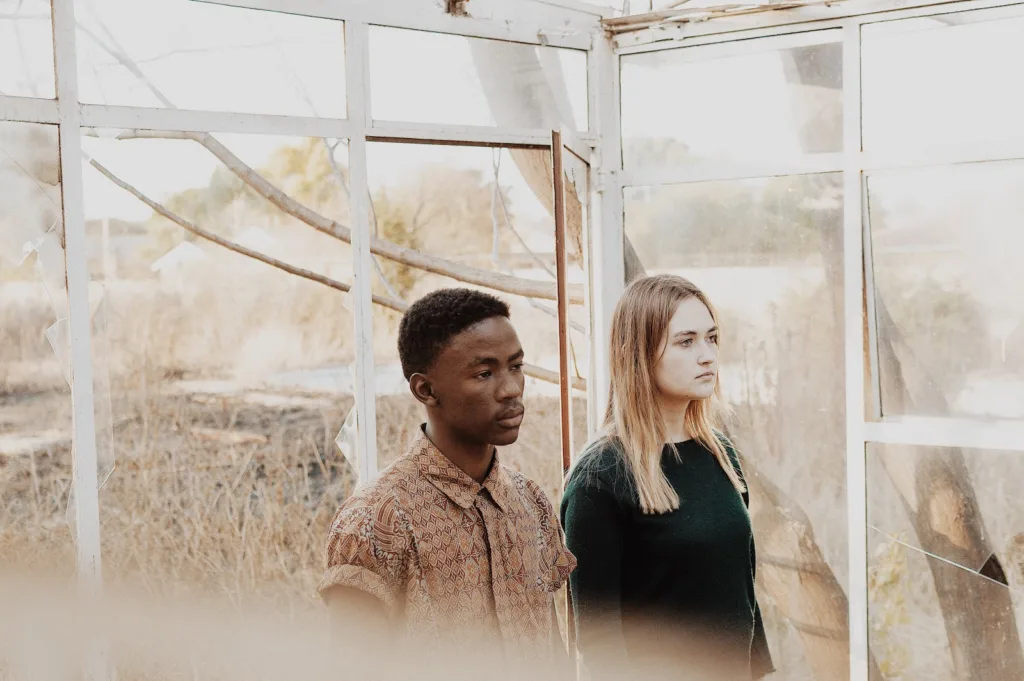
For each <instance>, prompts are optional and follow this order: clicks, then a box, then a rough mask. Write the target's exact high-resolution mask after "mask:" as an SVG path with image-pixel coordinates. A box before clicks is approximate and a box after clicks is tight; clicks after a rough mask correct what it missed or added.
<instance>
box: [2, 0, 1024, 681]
mask: <svg viewBox="0 0 1024 681" xmlns="http://www.w3.org/2000/svg"><path fill="white" fill-rule="evenodd" d="M753 3H754V4H745V3H738V4H728V5H723V4H720V0H716V1H711V0H681V1H670V0H443V1H442V0H209V1H206V0H0V498H2V503H0V583H2V582H3V575H4V574H7V573H8V572H10V573H11V574H14V573H18V574H21V573H22V572H24V571H25V570H27V571H28V572H29V573H30V574H31V573H37V574H43V573H47V574H51V573H56V575H57V577H58V578H59V577H60V576H61V575H63V576H65V577H68V576H71V575H74V576H76V577H77V580H75V583H77V584H79V585H81V586H84V587H86V590H88V589H89V588H92V587H99V586H100V585H101V584H108V583H109V584H114V583H132V584H141V585H142V586H143V587H145V588H147V589H149V590H150V591H152V592H159V593H160V594H162V595H164V596H168V595H170V596H172V597H173V596H174V595H175V594H179V595H180V594H186V593H191V592H192V591H191V590H194V589H199V590H203V591H204V592H213V593H216V594H218V595H219V596H222V597H224V598H225V599H227V600H228V601H229V602H230V603H232V604H234V605H236V606H238V607H249V606H259V607H268V608H274V609H277V610H278V611H284V612H288V613H292V615H291V616H294V617H299V615H296V614H295V613H306V612H312V611H315V610H316V609H317V608H318V607H319V602H318V601H317V599H316V596H315V593H316V585H317V582H318V580H319V579H320V575H321V573H322V570H323V564H322V561H323V543H324V537H325V532H326V530H327V528H328V525H329V523H330V522H331V517H332V515H333V514H334V512H335V510H336V509H337V507H338V505H339V503H341V502H342V501H343V500H344V499H345V498H346V497H347V496H348V495H349V494H350V493H351V492H352V490H353V489H354V488H355V487H356V485H358V484H360V483H365V482H366V481H369V480H373V479H374V478H375V476H377V474H378V472H379V471H381V470H382V469H384V468H385V467H386V466H388V465H389V464H390V463H391V462H393V461H394V460H395V459H396V458H397V457H398V456H399V455H401V454H402V453H403V451H404V448H405V447H406V446H407V444H408V443H409V442H410V441H411V438H413V437H414V436H415V434H416V433H417V432H418V429H419V425H420V423H421V415H420V411H419V404H418V403H417V402H416V400H415V399H413V397H412V396H410V394H409V387H408V383H407V381H406V380H405V378H404V376H403V373H402V367H401V365H400V364H399V358H398V352H397V348H396V339H397V335H398V330H399V319H400V318H401V315H402V313H403V312H404V311H405V310H407V309H408V307H409V305H410V304H411V303H412V302H413V301H415V300H417V299H418V298H420V297H422V296H423V295H425V294H427V293H429V292H431V291H435V290H437V289H441V288H446V287H451V286H465V287H469V288H473V289H478V290H483V291H488V292H490V293H493V294H495V295H497V296H499V297H500V298H502V299H503V300H504V301H506V302H507V303H508V304H509V305H510V307H511V310H512V312H511V319H512V321H513V323H514V324H515V326H516V328H517V329H518V333H519V335H520V337H521V339H522V342H523V346H524V351H525V356H526V360H525V361H526V365H524V367H523V370H524V373H525V374H526V391H525V395H526V396H525V402H526V405H527V407H526V411H527V416H526V420H525V421H524V423H523V426H522V431H521V435H520V437H519V439H518V441H517V442H516V443H515V444H514V445H511V446H509V447H508V448H507V450H506V452H505V453H503V454H502V456H503V461H504V462H506V463H509V464H510V465H511V466H513V467H514V468H516V469H517V470H520V471H522V472H523V473H525V474H526V475H528V476H529V477H531V478H532V479H534V480H536V481H537V482H539V483H540V484H541V486H542V487H543V489H544V491H545V492H546V493H547V495H548V497H549V498H550V499H551V500H552V501H553V502H555V506H556V507H557V501H558V499H559V498H560V496H561V493H562V486H563V474H564V472H565V470H566V469H567V468H568V467H569V465H570V463H571V462H572V461H573V460H574V458H575V457H576V456H578V454H579V453H580V451H581V450H582V448H583V447H584V446H585V445H586V443H587V442H588V441H590V440H591V439H592V438H593V437H594V436H595V434H596V433H597V432H598V430H599V428H600V427H601V426H602V422H603V419H604V416H605V407H606V404H607V402H608V396H609V381H610V379H609V368H608V364H609V362H608V358H609V350H610V348H609V329H610V326H611V319H612V314H613V311H614V309H615V306H616V303H617V302H618V300H619V298H620V296H621V294H622V292H623V291H624V289H625V287H626V286H627V285H628V283H629V282H631V281H633V280H634V279H636V278H638V277H641V276H643V275H649V274H656V273H671V274H678V275H682V276H684V277H686V278H687V279H690V280H691V281H693V282H694V283H696V284H697V285H698V286H700V287H701V288H702V289H703V290H704V291H706V292H707V294H708V296H709V297H710V299H711V300H713V301H714V303H715V306H716V307H717V311H718V316H719V319H720V320H721V328H722V334H723V341H722V350H721V352H722V355H721V388H722V391H723V393H724V397H725V400H726V401H727V402H728V405H729V406H730V408H731V412H732V413H731V416H730V419H729V423H728V430H729V435H730V437H731V438H732V439H733V440H734V441H735V442H736V444H737V445H738V448H739V450H740V451H741V452H742V453H743V463H744V467H745V468H746V469H747V471H748V472H749V475H748V476H747V477H748V486H749V491H750V497H751V505H750V514H751V517H752V520H753V527H754V534H755V536H756V539H757V545H758V548H757V555H758V567H757V591H758V596H759V599H760V603H761V608H762V611H763V614H764V619H765V627H766V630H767V636H768V641H769V645H770V647H771V649H772V652H773V655H774V658H775V666H776V667H777V670H778V671H777V673H776V675H775V676H776V677H778V678H784V679H786V680H787V681H790V680H791V681H812V680H813V681H834V680H836V679H850V680H851V681H867V680H868V679H873V680H874V679H879V680H881V679H884V680H887V681H888V680H897V679H898V680H916V679H929V680H936V681H946V680H949V681H952V680H967V679H971V680H974V679H985V680H986V681H988V680H991V681H999V680H1006V681H1009V680H1011V679H1013V680H1018V679H1022V678H1024V647H1022V640H1024V638H1022V636H1024V631H1022V629H1024V593H1022V589H1024V500H1022V499H1021V496H1020V492H1019V488H1017V487H1016V483H1017V482H1021V483H1022V484H1024V323H1022V322H1024V304H1021V300H1024V274H1022V271H1024V270H1022V269H1020V267H1021V266H1020V254H1021V253H1024V191H1021V187H1022V186H1024V123H1022V121H1024V79H1021V78H1019V77H1016V76H1015V74H1016V73H1017V71H1018V70H1019V66H1020V65H1021V64H1024V4H1021V3H1019V2H1017V3H1015V2H1011V1H1010V0H955V1H950V0H834V1H819V0H781V1H780V2H767V3H764V4H757V0H753ZM1014 83H1017V85H1014ZM1015 499H1016V501H1014V500H1015ZM65 581H68V580H65ZM0 586H2V584H0ZM6 593H7V591H5V590H4V589H3V588H0V594H6ZM4 598H6V596H3V595H0V620H4V619H5V616H4V614H3V611H4V610H7V611H8V612H11V613H13V612H15V611H16V609H12V608H13V606H12V607H6V608H5V607H4V606H3V605H2V604H3V603H4V602H5V601H4ZM8 605H9V606H10V603H8ZM565 610H566V608H565V600H564V594H563V600H561V601H559V611H560V616H561V618H560V620H561V624H562V625H563V626H564V625H566V623H567V622H568V621H571V613H568V612H566V611H565ZM7 619H8V620H9V621H7V622H2V621H0V633H2V632H4V631H8V629H6V628H5V627H12V626H13V627H16V628H20V627H21V626H22V624H20V622H23V621H24V620H22V619H17V618H7ZM25 626H28V625H25ZM27 631H28V629H25V630H24V631H23V632H22V633H23V634H24V636H26V637H27V638H30V636H29V634H28V633H25V632H27ZM565 631H566V632H569V628H566V629H565ZM2 638H4V636H2V635H0V639H2ZM571 639H572V636H571V632H569V633H568V634H567V644H568V645H569V646H570V648H571V646H572V640H571ZM139 655H142V654H141V653H139ZM114 658H116V656H114ZM90 659H91V660H92V661H91V662H90V663H89V664H87V671H86V677H87V678H89V679H90V681H98V680H99V679H110V678H114V671H113V670H112V668H114V667H118V668H119V669H120V670H121V671H120V672H119V673H118V678H122V679H134V678H139V679H141V678H156V677H150V676H145V675H143V674H142V673H141V672H140V673H139V674H134V673H129V672H127V671H125V670H126V669H128V668H129V667H130V665H129V663H127V662H123V661H120V660H117V659H112V660H107V661H105V662H103V661H101V662H99V663H97V662H96V658H95V656H93V657H92V658H90ZM12 664H13V663H10V661H9V660H7V658H5V653H4V647H3V645H2V644H0V679H6V678H10V679H12V681H13V680H14V679H21V678H26V679H27V678H43V677H42V676H38V675H33V674H30V673H29V672H25V674H24V675H19V674H20V672H18V671H17V668H16V667H17V665H14V666H13V667H12V666H11V665H12ZM19 664H21V663H19ZM139 665H142V666H144V665H143V663H141V662H140V663H139ZM18 668H20V667H18ZM26 669H28V668H26ZM186 671H187V674H186V676H187V678H194V679H198V678H204V673H205V672H204V670H203V669H199V668H197V665H196V664H192V666H191V668H190V669H187V670H186ZM183 673H185V672H183ZM8 674H9V676H8ZM40 674H41V672H40ZM167 674H168V675H167V676H166V677H165V678H171V676H173V675H172V674H171V673H170V672H167ZM188 675H190V676H188ZM47 678H49V677H47ZM53 678H56V677H53ZM183 678H184V677H183Z"/></svg>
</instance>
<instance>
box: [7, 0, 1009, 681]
mask: <svg viewBox="0 0 1024 681" xmlns="http://www.w3.org/2000/svg"><path fill="white" fill-rule="evenodd" d="M197 1H204V2H216V3H217V4H225V5H232V6H237V7H247V8H253V9H264V10H273V11H280V12H287V13H292V14H303V15H309V16H314V17H323V18H329V19H336V20H341V21H344V22H345V37H346V47H345V49H346V71H347V73H346V76H347V77H346V83H347V84H346V87H347V93H346V99H347V101H348V106H349V111H348V117H347V118H345V119H336V118H335V119H332V118H308V117H294V116H271V115H256V114H235V113H220V112H211V111H190V110H177V109H160V108H144V107H125V106H109V105H96V104H79V102H78V83H77V53H76V44H75V29H74V25H75V15H74V12H75V0H51V2H52V21H53V33H54V47H55V79H56V99H34V98H25V97H10V96H0V121H22V122H33V123H43V124H50V125H57V126H58V127H59V130H60V142H59V145H60V146H59V153H60V159H61V166H62V178H61V179H62V187H61V189H62V194H63V201H62V205H63V212H64V225H65V234H66V256H65V257H66V275H67V285H68V299H69V308H70V309H69V312H70V325H71V354H72V368H73V380H72V395H73V400H74V410H75V411H74V415H75V419H74V433H73V436H74V443H75V466H74V480H73V484H74V490H75V495H76V499H77V504H76V512H77V517H76V523H77V532H78V542H77V552H78V563H79V575H80V577H81V579H82V582H83V584H86V585H88V586H90V588H92V587H95V586H97V585H98V584H99V583H100V581H101V558H100V535H99V530H100V528H99V506H98V496H97V490H96V487H97V478H96V465H95V464H96V454H97V452H96V423H95V413H94V408H93V399H94V396H93V382H92V354H91V337H90V322H89V317H88V270H87V266H86V261H85V252H86V249H85V217H84V196H83V178H82V173H81V160H82V148H81V129H82V128H83V127H97V128H104V127H110V128H133V129H150V130H180V131H194V132H211V133H242V134H273V135H294V136H308V137H333V138H344V139H348V140H349V143H350V155H351V167H352V175H351V183H352V187H351V190H352V195H353V206H352V217H351V219H352V229H353V244H352V246H353V248H352V254H353V256H352V257H353V271H354V272H355V274H356V276H355V282H354V287H353V291H352V299H353V300H354V312H355V322H354V327H355V328H354V329H353V333H354V335H355V339H356V345H355V347H356V404H357V414H358V415H359V420H360V426H361V427H360V428H359V433H360V435H359V442H358V447H359V450H360V453H361V456H362V460H363V470H361V471H360V473H362V474H363V475H364V476H365V477H366V478H369V477H372V476H373V475H375V474H376V470H377V465H376V462H377V457H376V445H375V442H376V435H375V421H376V405H375V394H374V389H373V352H372V348H373V338H372V324H371V321H370V320H371V319H372V315H371V307H372V303H371V297H370V288H369V280H370V276H369V272H370V270H371V260H370V252H369V243H368V235H369V229H370V225H369V217H368V207H369V206H368V201H369V195H368V187H367V177H366V168H365V154H366V143H367V141H375V140H388V141H410V142H436V143H453V142H454V143H462V144H476V145H482V146H494V145H501V146H528V147H547V146H549V145H550V140H551V131H550V130H549V129H515V128H501V127H481V126H449V125H424V124H419V123H411V122H402V121H374V120H373V119H372V117H371V115H370V110H369V102H370V90H369V88H370V86H371V83H370V81H369V76H368V70H367V64H368V58H369V54H368V45H367V42H368V37H367V36H368V30H369V27H370V26H389V27H395V28H406V29H415V30H424V31H431V32H437V33H445V34H451V35H460V36H467V37H475V38H486V39H497V40H506V41H513V42H520V43H525V44H531V45H551V46H555V47H562V48H570V49H577V50H584V51H586V52H587V53H588V65H587V72H588V80H589V91H588V105H589V106H588V109H589V128H588V129H589V131H588V132H586V133H579V134H576V135H568V134H567V138H568V137H571V139H570V140H569V142H570V145H571V146H572V147H573V150H574V151H578V152H579V153H580V155H581V156H583V155H589V159H590V161H591V172H592V176H591V201H590V204H591V205H590V211H589V214H590V216H591V220H592V222H591V224H590V229H589V234H590V239H589V244H588V248H589V251H588V253H587V254H586V260H587V262H589V263H590V267H589V270H590V271H589V272H588V277H589V279H590V281H591V286H590V290H589V291H588V302H589V303H590V315H591V327H590V328H591V330H592V338H591V353H590V356H591V366H590V381H589V382H588V398H589V403H590V409H589V414H588V417H589V418H588V420H589V422H590V424H591V430H592V431H593V428H594V426H596V425H597V423H598V419H599V415H600V413H601V411H602V410H603V408H604V405H605V404H606V402H607V397H608V384H609V376H608V368H607V357H608V349H609V348H608V335H609V334H608V331H609V329H610V320H611V315H612V312H613V310H614V306H615V303H616V301H617V300H618V298H619V296H620V295H621V293H622V290H623V279H624V265H623V237H624V204H623V191H624V189H625V188H627V187H630V186H635V185H653V186H656V185H664V184H678V183H690V182H707V181H713V180H732V179H744V178H751V177H766V176H777V175H793V174H806V173H825V172H841V173H842V174H843V178H844V179H843V183H844V190H845V196H844V213H843V243H844V279H843V281H844V296H843V300H844V320H845V324H846V326H845V328H846V336H845V368H844V371H845V377H846V407H847V408H846V414H847V417H846V419H847V420H846V429H847V445H846V455H847V497H848V502H847V518H848V541H849V568H850V592H849V603H850V614H849V617H850V635H851V641H850V643H851V648H850V674H851V676H850V678H851V681H867V674H868V616H867V607H868V600H867V599H868V591H867V564H868V554H867V525H866V520H867V503H868V499H867V488H866V459H865V451H866V447H867V445H868V444H870V443H883V444H884V443H889V444H901V445H926V446H949V447H968V448H981V449H999V450H1008V451H1018V452H1024V423H1019V422H1014V423H992V422H988V421H983V420H978V419H954V418H937V419H936V418H930V419H924V418H911V417H903V418H893V417H888V418H881V417H880V413H879V408H878V402H877V400H878V395H877V393H878V380H877V375H876V374H877V367H878V364H877V349H876V348H875V347H874V343H875V340H876V339H875V328H874V319H873V315H872V314H870V312H871V310H870V308H869V315H868V324H869V329H870V331H871V334H869V347H867V348H865V347H864V341H863V336H862V333H861V328H862V326H861V325H862V324H863V323H864V316H863V312H862V308H861V306H862V299H863V295H864V294H865V293H866V294H867V300H868V301H869V306H870V305H871V304H872V303H871V301H873V300H874V282H873V276H872V274H871V268H870V261H869V262H868V264H869V267H868V269H867V277H866V278H865V277H864V276H863V271H862V265H863V262H864V253H865V248H866V246H867V245H868V244H869V239H870V233H869V232H868V231H867V229H866V218H867V216H866V214H865V212H866V211H865V201H864V187H865V177H866V175H867V174H869V173H871V172H873V171H879V170H887V169H893V168H914V167H926V166H934V165H940V164H954V163H966V162H980V161H991V160H1007V159H1021V158H1024V140H1016V141H1011V142H1009V143H998V144H962V145H953V146H945V147H943V146H935V147H931V148H929V149H928V150H924V151H918V152H903V151H900V152H888V151H885V150H881V151H875V152H870V153H865V152H862V151H861V108H860V103H861V102H860V82H861V81H860V56H861V40H860V33H861V27H862V26H863V25H865V24H868V23H875V22H880V21H891V20H896V19H904V18H909V17H918V16H930V15H939V14H947V13H952V12H963V11H972V10H989V11H991V12H993V13H999V12H1002V11H1010V12H1017V11H1019V10H1020V8H1021V7H1022V6H1024V3H1022V2H1021V0H1016V1H1010V0H913V1H912V2H911V4H910V5H907V4H905V3H904V4H903V5H902V7H901V8H896V7H895V4H896V3H895V2H893V0H870V1H868V0H865V1H864V2H859V3H841V2H840V3H837V4H834V5H832V6H825V5H816V6H808V7H803V8H798V9H792V10H778V11H772V12H764V13H760V14H752V15H747V16H743V17H731V18H723V19H714V20H710V21H703V22H698V23H692V24H670V25H666V26H662V27H656V28H649V29H644V30H641V31H636V32H632V33H621V34H618V35H616V36H615V37H614V39H611V38H608V37H606V35H605V33H604V31H603V30H602V28H601V26H600V24H599V20H600V15H601V11H600V10H598V9H595V8H590V7H588V6H586V5H583V4H582V3H578V2H575V0H504V2H496V1H493V0H492V1H490V2H489V3H488V1H487V0H479V5H478V6H484V7H486V8H487V9H486V12H485V14H486V16H485V17H484V18H456V17H450V16H446V15H444V14H441V13H439V12H438V11H437V10H436V9H434V8H429V9H424V4H425V3H426V2H427V1H428V0H389V2H387V3H383V2H380V0H197ZM395 5H401V7H402V11H396V7H395ZM824 29H839V30H841V31H842V44H843V60H844V61H843V64H844V66H843V68H844V73H843V76H844V78H843V107H844V125H843V140H844V151H842V152H837V153H831V154H819V155H813V156H810V155H808V156H801V157H795V158H788V159H769V160H765V161H759V162H748V163H707V164H693V165H688V166H683V167H678V168H665V169H659V170H656V171H646V170H643V169H638V170H631V171H630V172H625V171H624V170H623V167H622V153H621V131H620V59H621V58H622V57H627V56H629V55H633V54H639V53H645V52H652V51H660V50H666V49H680V48H688V47H695V46H714V49H715V50H718V51H724V52H725V53H728V52H729V51H730V50H733V51H739V50H743V49H747V48H748V47H749V45H750V44H749V43H746V42H743V41H748V40H751V39H755V38H766V37H772V36H778V37H780V38H784V37H785V36H792V35H794V34H799V33H806V32H809V31H820V30H824ZM858 199H859V200H858ZM865 289H866V290H865ZM865 351H867V352H868V357H869V360H868V362H867V364H868V365H869V366H870V367H872V368H874V369H875V371H873V372H872V374H871V376H872V378H871V379H870V381H869V383H868V384H867V385H866V384H865V379H864V376H865V368H866V367H865V364H866V361H865ZM865 397H870V398H871V399H872V401H873V404H874V408H873V409H870V410H869V412H870V413H869V414H865V413H864V404H865ZM105 674H106V672H105V670H104V665H103V664H102V661H99V662H97V663H96V664H95V665H93V666H92V667H91V669H90V671H89V678H90V679H101V678H106V676H105Z"/></svg>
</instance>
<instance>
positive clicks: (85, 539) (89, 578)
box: [52, 0, 102, 585]
mask: <svg viewBox="0 0 1024 681" xmlns="http://www.w3.org/2000/svg"><path fill="white" fill-rule="evenodd" d="M52 6H53V39H54V62H55V66H56V71H57V115H58V119H59V121H58V125H59V130H60V178H61V193H62V195H63V201H62V203H63V212H64V215H63V217H64V262H65V274H66V277H67V287H68V308H69V309H68V318H69V322H70V327H71V395H72V400H73V409H74V412H73V414H74V426H73V427H74V480H73V485H74V491H75V510H76V518H75V521H76V524H77V535H78V536H77V551H78V575H79V578H80V579H81V580H82V581H83V582H85V583H87V584H89V583H92V584H95V585H98V584H99V583H100V580H101V577H102V566H101V560H100V521H99V493H98V488H97V483H98V481H97V473H96V412H95V409H94V406H95V405H94V394H93V366H92V328H91V326H92V325H91V320H90V315H89V266H88V261H87V259H86V237H85V194H84V188H83V178H82V138H81V129H80V120H79V118H80V115H79V110H78V64H77V62H76V55H75V50H76V47H75V11H74V6H73V3H72V0H53V5H52Z"/></svg>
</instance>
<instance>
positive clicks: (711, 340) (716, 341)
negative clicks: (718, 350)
mask: <svg viewBox="0 0 1024 681" xmlns="http://www.w3.org/2000/svg"><path fill="white" fill-rule="evenodd" d="M708 342H709V343H712V344H714V345H718V336H712V337H711V338H708Z"/></svg>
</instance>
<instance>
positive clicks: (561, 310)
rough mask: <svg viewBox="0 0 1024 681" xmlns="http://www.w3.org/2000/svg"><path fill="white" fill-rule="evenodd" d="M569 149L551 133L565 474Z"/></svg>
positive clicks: (568, 460) (568, 457)
mask: <svg viewBox="0 0 1024 681" xmlns="http://www.w3.org/2000/svg"><path fill="white" fill-rule="evenodd" d="M564 154H565V149H564V148H563V147H562V133H561V132H559V131H558V130H553V131H552V132H551V168H552V170H553V175H554V190H555V280H556V282H557V286H558V294H557V298H558V393H559V405H560V409H559V413H560V416H561V424H562V472H563V473H564V472H566V471H568V470H569V466H570V465H571V464H572V375H571V374H570V373H569V363H570V356H569V355H570V352H571V351H570V349H569V282H568V279H569V260H568V257H569V256H568V250H569V249H568V246H567V244H566V233H565V222H566V220H565V162H564V161H565V157H564Z"/></svg>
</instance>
